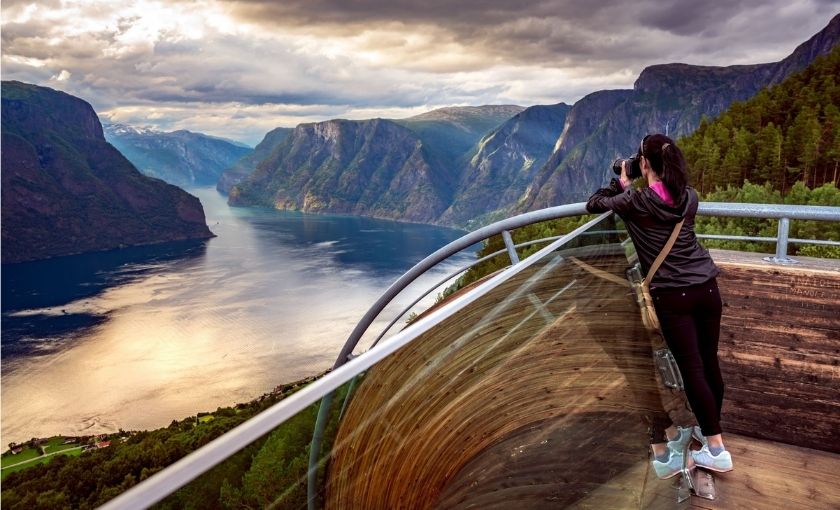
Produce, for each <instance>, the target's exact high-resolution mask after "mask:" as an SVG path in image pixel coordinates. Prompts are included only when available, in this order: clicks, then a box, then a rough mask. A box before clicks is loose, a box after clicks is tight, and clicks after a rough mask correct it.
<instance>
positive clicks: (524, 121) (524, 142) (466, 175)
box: [440, 103, 571, 224]
mask: <svg viewBox="0 0 840 510" xmlns="http://www.w3.org/2000/svg"><path fill="white" fill-rule="evenodd" d="M570 109H571V106H569V105H567V104H565V103H559V104H556V105H550V106H532V107H530V108H526V109H525V110H522V111H521V112H519V113H517V114H516V115H514V116H513V117H512V118H510V119H508V120H507V121H506V122H504V123H503V124H501V125H500V126H498V127H497V128H496V129H494V130H492V131H491V132H490V133H489V134H487V135H486V136H484V137H483V138H482V139H481V140H480V141H479V142H478V144H476V145H475V146H474V148H473V150H472V152H471V153H470V158H469V159H468V161H466V162H465V165H466V169H465V171H464V172H463V175H462V176H461V182H460V183H459V185H458V191H457V193H456V195H455V199H454V200H453V202H452V204H451V205H450V206H449V208H447V210H446V211H445V212H444V213H443V215H442V216H441V218H440V221H441V222H442V223H452V224H468V223H469V222H470V220H474V219H476V218H478V219H479V220H480V219H481V216H482V215H484V214H486V213H488V212H491V211H494V210H496V209H498V208H500V207H503V206H506V205H508V204H511V203H513V202H515V201H516V200H517V199H518V198H519V197H520V196H521V195H522V194H523V193H524V192H525V190H526V189H527V187H528V185H529V184H530V183H531V181H532V180H533V177H534V174H535V173H536V172H537V171H538V170H539V169H540V168H542V166H543V165H544V164H545V163H546V161H547V160H548V157H549V156H550V155H551V151H552V147H553V145H554V142H555V141H556V140H557V137H558V136H560V132H561V130H562V129H563V125H564V124H565V122H566V115H567V114H568V113H569V110H570Z"/></svg>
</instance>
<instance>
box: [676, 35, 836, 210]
mask: <svg viewBox="0 0 840 510" xmlns="http://www.w3.org/2000/svg"><path fill="white" fill-rule="evenodd" d="M838 76H840V45H838V46H835V48H834V50H832V51H831V53H829V54H828V55H827V56H820V57H817V59H816V60H815V61H814V62H813V63H812V64H811V65H809V66H808V67H806V68H805V69H803V70H802V71H800V72H798V73H795V74H793V75H791V76H789V77H788V78H786V79H785V80H784V81H782V82H781V83H779V84H778V85H776V86H774V87H770V88H768V89H765V90H762V91H761V92H759V93H758V94H757V95H756V96H755V97H753V98H751V99H749V100H747V101H744V102H742V103H736V104H734V105H732V106H731V107H730V108H729V109H728V110H727V111H725V112H724V113H723V114H721V115H720V116H719V117H718V118H716V119H714V120H713V121H709V122H701V123H700V127H699V128H698V129H697V130H696V131H694V132H693V133H692V134H691V135H689V136H687V137H685V138H682V139H681V140H679V144H680V147H682V149H683V152H684V153H685V157H686V162H687V163H688V167H689V168H690V169H692V171H693V174H692V180H693V181H694V182H695V183H696V184H695V186H696V187H697V188H698V189H699V190H701V192H703V191H712V190H714V189H715V188H722V189H726V188H728V187H729V186H736V187H737V186H741V185H743V184H744V181H749V182H751V183H753V184H765V183H766V184H769V185H770V186H771V187H772V189H775V190H778V191H779V192H781V194H782V195H784V194H785V193H786V192H787V191H789V189H790V186H791V184H793V183H794V182H797V181H800V182H802V183H803V184H805V185H806V186H811V187H813V188H818V187H819V186H821V185H823V184H826V183H834V184H835V185H836V184H838V183H840V181H838V178H840V83H837V77H838Z"/></svg>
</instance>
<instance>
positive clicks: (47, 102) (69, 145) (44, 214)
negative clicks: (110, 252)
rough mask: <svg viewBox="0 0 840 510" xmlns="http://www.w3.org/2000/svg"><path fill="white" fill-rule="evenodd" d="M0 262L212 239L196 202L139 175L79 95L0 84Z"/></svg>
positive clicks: (172, 187) (177, 190)
mask: <svg viewBox="0 0 840 510" xmlns="http://www.w3.org/2000/svg"><path fill="white" fill-rule="evenodd" d="M2 108H3V110H2V123H3V124H2V128H3V134H2V200H3V202H2V243H3V245H2V261H3V263H8V262H21V261H27V260H36V259H43V258H49V257H55V256H61V255H70V254H74V253H82V252H87V251H97V250H106V249H110V248H116V247H121V246H131V245H141V244H152V243H159V242H164V241H174V240H183V239H204V238H209V237H212V235H213V234H212V233H211V232H210V230H209V229H208V228H207V225H206V223H205V219H204V210H203V209H202V207H201V203H200V202H199V201H198V199H197V198H195V197H194V196H192V195H190V194H188V193H186V192H184V191H183V190H181V189H179V188H177V187H175V186H172V185H169V184H166V183H164V182H162V181H160V180H157V179H152V178H149V177H145V176H143V175H142V174H141V173H140V172H138V171H137V169H136V168H134V166H133V165H132V164H131V163H130V162H129V161H128V160H127V159H126V158H125V157H124V156H123V155H122V154H120V152H119V151H118V150H117V149H115V148H114V147H113V146H112V145H111V144H109V143H108V142H106V141H105V138H104V136H103V132H102V126H101V124H100V123H99V119H98V118H97V116H96V114H95V113H94V111H93V108H91V106H90V105H89V104H88V103H86V102H85V101H83V100H81V99H79V98H76V97H73V96H71V95H69V94H65V93H63V92H58V91H55V90H52V89H49V88H44V87H38V86H35V85H29V84H25V83H20V82H14V81H4V82H3V83H2Z"/></svg>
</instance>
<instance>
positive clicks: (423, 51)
mask: <svg viewBox="0 0 840 510" xmlns="http://www.w3.org/2000/svg"><path fill="white" fill-rule="evenodd" d="M838 8H840V3H838V1H823V0H804V1H799V2H792V3H791V2H787V1H782V0H743V1H741V2H730V3H723V2H721V3H717V4H716V5H703V4H702V3H697V2H693V1H689V0H669V1H668V2H666V3H663V2H661V1H656V2H654V1H653V0H643V1H641V2H637V3H635V4H634V5H632V6H631V5H628V4H626V2H623V1H620V0H607V1H605V2H591V1H588V0H566V1H553V0H541V1H533V2H525V3H515V4H513V3H510V2H507V1H505V2H502V1H501V0H467V1H463V2H454V3H453V2H449V1H444V0H424V1H423V2H420V1H416V2H414V1H399V2H394V1H391V0H363V1H359V2H352V3H348V2H343V1H340V0H284V1H283V2H275V1H268V0H266V1H258V0H243V1H219V0H184V1H168V2H164V1H152V0H133V1H127V2H113V1H110V0H95V1H91V0H85V1H81V0H65V1H50V0H35V1H17V0H8V1H4V2H3V4H2V74H3V79H16V80H21V81H26V82H31V83H36V84H40V85H46V86H50V87H54V88H58V89H61V90H64V91H66V92H68V93H71V94H74V95H77V96H80V97H82V98H84V99H86V100H87V101H89V102H91V104H92V105H93V106H94V108H95V109H96V110H97V112H99V113H100V114H101V115H103V116H104V117H106V118H109V119H114V120H115V121H117V120H119V121H121V122H126V123H131V124H137V125H139V126H149V127H155V128H158V129H172V128H177V129H180V128H184V129H191V130H196V131H203V132H207V133H209V134H213V135H217V136H225V137H229V138H234V139H240V140H242V141H245V142H247V143H251V144H255V143H257V142H258V141H259V140H260V139H261V138H262V135H263V134H264V133H265V132H266V131H268V130H270V129H272V128H274V127H277V126H288V127H293V126H294V125H296V124H298V123H300V122H312V121H320V120H326V119H328V118H335V117H342V118H368V117H386V118H390V117H400V116H407V115H412V114H415V113H421V112H423V111H426V110H429V109H432V108H436V107H440V106H452V105H480V104H520V105H523V106H528V105H532V104H553V103H557V102H560V101H564V102H567V103H573V102H574V101H576V100H577V99H579V98H580V97H582V96H584V95H586V94H588V93H590V92H594V91H596V90H600V89H610V88H630V87H632V85H633V82H634V81H635V79H636V77H637V76H638V74H639V73H640V72H641V71H642V69H644V68H645V67H646V66H648V65H652V64H659V63H668V62H686V63H691V64H698V65H733V64H750V63H758V62H769V61H775V60H779V59H781V58H784V57H785V56H787V55H788V54H789V53H790V52H791V51H793V49H794V48H795V47H796V46H797V45H798V44H800V43H802V42H804V41H805V40H806V39H807V38H808V37H810V35H812V34H813V33H816V32H817V31H818V30H820V29H822V28H823V27H824V26H825V25H826V24H827V23H828V21H829V20H830V18H831V16H833V15H834V14H836V12H837V11H838V10H840V9H838Z"/></svg>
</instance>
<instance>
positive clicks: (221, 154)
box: [104, 124, 252, 187]
mask: <svg viewBox="0 0 840 510" xmlns="http://www.w3.org/2000/svg"><path fill="white" fill-rule="evenodd" d="M104 130H105V139H106V140H107V141H108V142H110V143H111V144H112V145H113V146H114V147H116V148H117V150H119V151H120V152H121V153H122V154H123V155H124V156H125V157H126V158H127V159H128V160H129V161H131V162H132V163H133V164H134V166H135V167H137V169H138V170H140V171H141V172H143V173H144V174H146V175H149V176H151V177H157V178H158V179H163V180H164V181H166V182H168V183H170V184H175V185H176V186H182V187H188V186H207V185H211V184H216V182H218V180H219V176H220V175H221V174H222V172H223V171H224V170H225V169H226V168H228V167H229V166H230V165H232V164H233V163H235V162H236V161H237V160H238V159H239V158H241V157H243V156H245V155H247V154H250V153H251V152H252V149H250V148H249V147H246V146H243V145H237V144H235V143H232V142H230V141H228V140H223V139H221V138H216V137H212V136H207V135H205V134H202V133H192V132H190V131H184V130H181V131H173V132H171V133H165V132H162V131H154V130H149V129H135V128H132V127H129V126H124V125H121V124H106V125H105V126H104Z"/></svg>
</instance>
